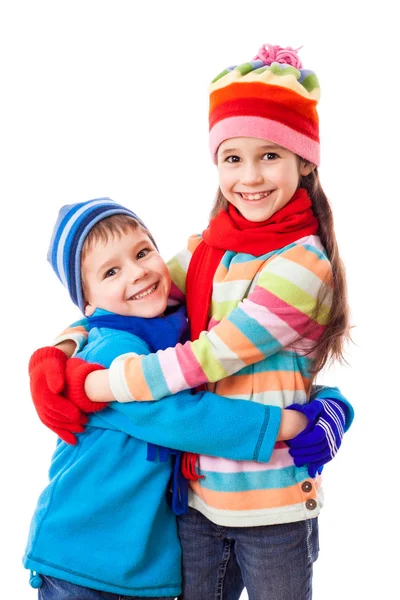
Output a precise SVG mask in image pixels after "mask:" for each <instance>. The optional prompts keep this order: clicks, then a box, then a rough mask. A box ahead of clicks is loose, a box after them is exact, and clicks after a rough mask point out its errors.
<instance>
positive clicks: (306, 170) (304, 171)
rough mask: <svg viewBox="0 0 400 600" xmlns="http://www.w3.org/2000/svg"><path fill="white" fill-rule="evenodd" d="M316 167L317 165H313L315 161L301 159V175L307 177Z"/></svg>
mask: <svg viewBox="0 0 400 600" xmlns="http://www.w3.org/2000/svg"><path fill="white" fill-rule="evenodd" d="M315 168H316V166H315V165H313V163H310V162H308V160H301V162H300V175H301V176H302V177H306V176H307V175H309V174H310V173H312V172H313V171H314V169H315Z"/></svg>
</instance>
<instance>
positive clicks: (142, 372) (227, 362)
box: [110, 238, 332, 402]
mask: <svg viewBox="0 0 400 600" xmlns="http://www.w3.org/2000/svg"><path fill="white" fill-rule="evenodd" d="M315 239H316V238H307V243H302V244H297V245H292V246H290V247H288V249H287V250H286V251H284V252H282V253H281V254H276V255H274V257H273V258H272V259H271V260H269V261H267V262H266V263H265V264H264V267H263V268H262V270H261V272H260V274H259V276H258V280H257V283H256V285H255V286H254V287H253V289H252V291H251V293H250V294H249V297H248V298H246V299H244V300H243V301H242V302H239V303H238V305H237V306H236V308H234V309H233V310H232V311H231V312H230V313H229V315H228V316H226V317H223V318H222V319H221V321H220V322H219V323H218V324H217V325H215V326H214V327H213V328H212V329H211V330H210V331H208V332H204V331H203V332H202V333H201V334H200V337H199V339H198V340H196V341H194V342H187V343H186V344H184V345H181V344H178V345H177V346H175V348H168V349H167V350H160V351H158V352H157V353H155V354H150V355H148V356H139V357H127V358H125V360H119V359H116V362H115V364H113V365H112V368H111V370H110V385H111V387H112V389H113V391H114V393H115V395H116V399H117V400H118V401H119V402H129V401H132V400H158V399H160V398H162V397H164V396H167V395H169V394H171V393H176V392H179V391H181V390H184V389H189V388H193V387H196V386H198V385H201V384H204V383H211V382H216V381H220V380H221V379H224V378H225V377H228V376H229V375H232V374H234V373H236V372H237V371H239V370H240V369H242V368H244V367H245V366H248V365H251V364H254V363H256V362H259V361H260V360H262V359H264V358H266V357H268V356H271V355H272V354H274V353H276V352H278V351H280V350H282V349H283V348H289V347H290V346H292V345H293V344H294V343H295V342H296V347H300V346H301V347H302V348H303V349H305V350H310V349H311V348H312V346H313V345H314V344H315V342H316V341H317V340H318V339H319V337H320V336H321V335H322V333H323V331H324V329H325V327H326V324H327V323H328V319H329V311H330V304H331V296H332V287H331V286H332V272H331V266H330V263H329V261H328V259H327V257H326V255H325V254H324V253H323V251H322V249H321V248H319V247H317V245H316V244H312V243H311V242H312V241H313V240H315ZM321 297H322V298H323V300H322V302H320V303H319V306H318V304H317V299H318V298H321ZM317 306H318V311H317Z"/></svg>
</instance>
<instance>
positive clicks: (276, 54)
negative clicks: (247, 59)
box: [253, 44, 303, 69]
mask: <svg viewBox="0 0 400 600" xmlns="http://www.w3.org/2000/svg"><path fill="white" fill-rule="evenodd" d="M300 48H302V46H300ZM300 48H297V50H294V49H293V48H290V47H289V46H288V47H287V48H281V46H272V44H264V46H261V48H260V49H259V51H258V54H257V55H256V56H255V57H254V58H253V60H262V61H263V63H264V64H265V65H267V66H269V65H270V64H272V63H273V62H277V63H281V64H283V65H291V66H292V67H294V68H295V69H301V67H302V66H303V65H302V63H301V60H300V58H299V57H298V56H297V52H298V50H300Z"/></svg>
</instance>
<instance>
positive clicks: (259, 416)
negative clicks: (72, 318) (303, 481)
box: [70, 330, 307, 462]
mask: <svg viewBox="0 0 400 600" xmlns="http://www.w3.org/2000/svg"><path fill="white" fill-rule="evenodd" d="M91 335H92V338H91V343H90V344H89V345H88V346H87V351H84V352H83V353H82V357H83V358H85V360H89V361H93V362H97V363H100V364H102V365H103V366H105V367H107V366H108V365H110V364H111V362H112V361H113V360H114V358H115V357H116V356H118V354H119V353H120V352H125V351H127V350H129V351H132V350H134V351H136V352H138V353H145V352H148V348H147V346H146V344H145V343H144V342H143V341H142V340H140V339H139V338H137V337H136V336H133V335H131V334H129V333H126V332H122V331H119V332H115V331H111V330H109V332H108V333H105V332H102V333H97V332H96V331H95V332H93V333H92V334H91ZM74 360H77V359H74ZM70 362H71V361H70ZM79 362H80V361H79ZM72 378H73V373H72ZM281 416H284V418H283V419H282V420H281ZM299 417H302V418H303V419H302V421H300V420H299ZM293 418H294V419H295V420H293ZM90 419H91V420H90V425H92V426H100V427H102V426H103V427H104V425H106V426H110V425H111V427H112V428H115V429H118V430H119V431H124V432H125V433H128V434H129V435H132V436H134V437H137V438H139V439H142V440H144V441H148V442H151V443H154V444H160V445H163V446H167V447H170V448H174V449H176V450H188V451H191V452H201V453H206V454H210V455H213V456H221V457H223V458H231V459H235V460H256V461H262V462H266V461H268V460H269V458H270V455H271V452H272V449H273V447H274V444H275V442H276V441H277V439H278V440H279V439H283V438H284V439H288V438H289V437H293V436H294V435H296V433H295V431H296V430H297V431H301V430H302V429H304V427H305V425H306V423H307V419H306V418H304V415H300V413H296V412H295V411H293V412H292V413H290V412H289V411H281V409H280V408H278V407H276V406H264V405H261V404H256V403H254V402H248V401H244V400H232V399H230V398H225V397H223V396H217V395H215V394H213V393H211V392H200V393H198V394H191V393H190V392H189V391H184V392H181V393H179V394H174V395H172V396H170V397H169V398H168V402H144V403H137V402H132V403H127V404H119V403H117V402H114V403H112V404H111V405H110V407H109V408H107V409H106V410H104V411H102V412H101V413H97V414H96V415H93V416H91V418H90ZM293 424H294V427H295V428H294V430H292V431H291V430H290V428H291V427H292V426H293ZM278 432H279V435H278ZM282 436H283V437H282Z"/></svg>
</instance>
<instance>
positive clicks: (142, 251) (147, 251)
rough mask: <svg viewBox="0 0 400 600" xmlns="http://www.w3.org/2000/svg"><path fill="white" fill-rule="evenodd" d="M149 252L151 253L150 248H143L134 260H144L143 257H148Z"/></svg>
mask: <svg viewBox="0 0 400 600" xmlns="http://www.w3.org/2000/svg"><path fill="white" fill-rule="evenodd" d="M149 252H151V248H143V250H141V251H140V252H138V253H137V255H136V258H137V259H140V258H144V257H145V256H147V255H148V253H149Z"/></svg>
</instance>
